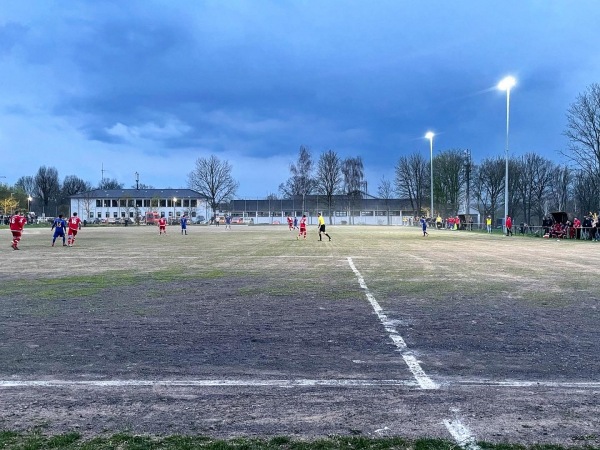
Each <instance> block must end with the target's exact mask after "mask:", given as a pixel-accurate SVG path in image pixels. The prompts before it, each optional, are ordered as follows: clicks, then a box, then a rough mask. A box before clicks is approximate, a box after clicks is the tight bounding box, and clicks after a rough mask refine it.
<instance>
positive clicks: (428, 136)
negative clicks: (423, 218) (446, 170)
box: [425, 131, 435, 219]
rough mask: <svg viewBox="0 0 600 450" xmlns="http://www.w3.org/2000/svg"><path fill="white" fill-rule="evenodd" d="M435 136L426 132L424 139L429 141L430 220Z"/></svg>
mask: <svg viewBox="0 0 600 450" xmlns="http://www.w3.org/2000/svg"><path fill="white" fill-rule="evenodd" d="M434 136H435V134H434V133H433V132H431V131H428V132H427V133H425V139H429V165H430V168H431V174H430V178H431V192H430V196H431V211H430V214H431V218H432V219H433V137H434Z"/></svg>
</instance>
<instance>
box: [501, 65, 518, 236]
mask: <svg viewBox="0 0 600 450" xmlns="http://www.w3.org/2000/svg"><path fill="white" fill-rule="evenodd" d="M515 84H517V80H515V78H514V77H510V76H509V77H506V78H503V79H502V81H500V83H498V89H500V90H501V91H506V148H505V155H504V156H505V159H506V170H505V173H504V233H506V232H507V230H506V218H507V217H508V130H509V124H510V90H511V89H512V88H513V87H514V85H515Z"/></svg>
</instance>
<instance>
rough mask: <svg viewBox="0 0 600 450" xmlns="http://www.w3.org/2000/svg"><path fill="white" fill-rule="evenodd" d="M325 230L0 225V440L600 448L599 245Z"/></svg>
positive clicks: (407, 230) (393, 231) (389, 230)
mask: <svg viewBox="0 0 600 450" xmlns="http://www.w3.org/2000/svg"><path fill="white" fill-rule="evenodd" d="M329 230H330V232H331V235H332V237H333V240H332V241H331V242H318V240H317V236H316V233H315V232H314V230H313V229H309V238H308V239H307V240H306V241H304V240H296V239H295V232H289V231H288V230H287V228H286V227H283V226H281V227H275V226H273V227H269V226H262V227H260V226H256V227H247V226H243V227H242V226H240V227H237V228H236V227H234V229H233V230H231V231H226V230H225V229H224V228H223V227H219V228H217V227H191V229H190V230H189V235H188V236H182V235H181V234H180V233H179V230H178V229H177V228H176V227H169V229H168V232H169V234H168V236H166V237H165V236H158V233H157V231H156V229H155V228H153V227H128V228H89V227H88V228H85V229H83V230H82V231H81V232H80V235H79V236H78V239H77V244H76V246H75V247H73V248H68V247H62V246H60V247H54V248H53V247H50V241H51V236H50V232H49V229H31V230H27V232H26V234H25V236H24V238H23V242H22V245H21V248H22V250H20V251H13V250H12V249H10V247H9V244H10V242H9V240H10V239H9V232H8V231H7V230H0V233H4V234H3V235H4V236H5V241H6V242H5V244H6V245H5V246H3V247H2V248H1V249H0V255H1V257H2V260H3V262H4V264H3V265H2V266H1V267H0V284H1V286H2V287H1V291H2V292H3V294H2V296H1V297H0V361H1V362H2V364H0V399H1V400H0V405H1V406H2V407H1V408H0V428H3V429H11V430H30V429H32V428H35V427H39V428H41V429H42V430H43V431H45V432H48V433H58V432H64V431H71V430H78V431H80V432H82V433H83V434H85V435H90V436H91V435H98V434H103V433H114V432H118V431H129V432H132V433H150V434H160V435H164V434H172V433H184V434H190V433H193V434H206V435H211V436H215V437H233V436H275V435H291V436H297V437H301V438H313V437H318V436H327V435H332V434H362V435H366V436H390V435H398V436H406V437H424V436H436V437H442V438H452V432H451V431H450V430H451V429H452V426H453V425H454V426H455V427H454V428H455V429H456V428H457V427H458V429H461V427H462V428H464V429H467V430H468V432H467V434H468V435H469V436H472V438H473V439H475V440H481V441H483V440H485V441H491V442H505V441H508V442H518V443H524V444H529V443H538V442H539V443H558V444H563V445H586V444H588V445H596V446H598V445H600V419H599V417H600V406H599V405H600V376H599V373H600V357H599V355H600V325H599V323H600V320H599V319H600V313H599V311H598V307H599V306H600V304H599V300H598V299H599V294H598V289H597V286H598V282H597V280H598V279H600V268H599V266H598V265H597V264H595V262H594V259H593V257H592V256H588V255H594V254H595V253H596V250H597V249H596V248H595V247H596V246H597V245H600V244H597V243H592V242H574V241H572V242H567V241H560V242H557V241H549V240H547V239H546V240H544V239H540V238H538V239H534V238H520V237H515V238H505V237H502V236H500V235H493V236H488V235H486V234H479V233H467V232H450V231H445V230H444V231H436V230H433V231H432V232H431V233H430V237H429V238H422V237H421V236H420V231H419V229H418V228H403V227H349V226H345V227H343V226H339V227H335V226H334V227H330V228H329ZM349 258H350V259H351V260H352V262H353V264H354V265H355V266H356V268H357V269H358V271H360V274H361V275H362V277H363V278H364V282H365V283H366V286H367V290H365V289H364V287H361V285H360V283H359V280H358V279H357V275H356V274H355V273H353V271H352V270H351V268H350V266H349ZM367 294H369V295H371V296H372V298H374V299H375V300H376V302H377V303H378V304H379V305H381V308H382V311H383V313H384V314H385V315H386V317H387V318H388V319H389V320H390V323H391V324H392V325H388V327H387V328H386V326H384V324H383V323H382V322H381V320H380V318H379V317H378V315H377V314H376V313H375V311H374V308H373V305H372V304H371V303H370V302H369V301H368V299H367ZM390 327H391V328H393V330H392V331H393V332H397V334H398V335H400V336H402V339H403V340H404V342H405V344H406V348H407V349H406V350H402V349H400V348H399V347H398V345H395V344H394V341H393V339H391V338H390V336H391V334H393V333H392V331H390V330H391V328H390ZM407 351H408V352H410V354H411V355H414V356H415V357H416V359H417V360H418V362H419V364H420V368H422V370H423V371H424V373H425V374H426V375H427V376H428V377H430V378H431V379H432V380H433V381H434V382H435V383H436V384H437V386H438V388H437V389H422V388H421V387H420V386H419V384H418V382H417V381H418V380H416V378H415V375H414V373H412V372H411V370H409V367H408V366H407V363H406V362H405V360H404V359H403V356H404V354H405V353H406V352H407ZM457 424H458V425H457ZM455 437H456V436H455Z"/></svg>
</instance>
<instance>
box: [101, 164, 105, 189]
mask: <svg viewBox="0 0 600 450" xmlns="http://www.w3.org/2000/svg"><path fill="white" fill-rule="evenodd" d="M101 172H102V180H101V181H100V189H104V163H102V170H101Z"/></svg>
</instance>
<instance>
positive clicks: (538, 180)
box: [517, 153, 554, 225]
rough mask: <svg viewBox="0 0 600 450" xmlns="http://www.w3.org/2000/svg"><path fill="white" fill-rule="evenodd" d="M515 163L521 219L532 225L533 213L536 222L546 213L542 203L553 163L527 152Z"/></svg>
mask: <svg viewBox="0 0 600 450" xmlns="http://www.w3.org/2000/svg"><path fill="white" fill-rule="evenodd" d="M517 164H518V166H519V172H520V176H519V177H518V186H517V192H518V194H519V196H520V203H521V206H522V208H523V219H524V221H525V223H528V224H529V225H532V224H533V221H532V216H533V215H534V214H535V215H536V216H537V218H538V223H541V221H542V218H543V217H544V215H545V214H546V211H545V207H544V203H545V200H546V198H547V197H548V195H549V192H550V185H551V183H552V174H553V171H554V163H552V161H550V160H548V159H546V158H543V157H541V156H539V155H537V154H535V153H527V154H525V155H523V156H522V157H521V158H520V160H519V161H517Z"/></svg>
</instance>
